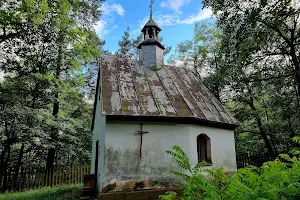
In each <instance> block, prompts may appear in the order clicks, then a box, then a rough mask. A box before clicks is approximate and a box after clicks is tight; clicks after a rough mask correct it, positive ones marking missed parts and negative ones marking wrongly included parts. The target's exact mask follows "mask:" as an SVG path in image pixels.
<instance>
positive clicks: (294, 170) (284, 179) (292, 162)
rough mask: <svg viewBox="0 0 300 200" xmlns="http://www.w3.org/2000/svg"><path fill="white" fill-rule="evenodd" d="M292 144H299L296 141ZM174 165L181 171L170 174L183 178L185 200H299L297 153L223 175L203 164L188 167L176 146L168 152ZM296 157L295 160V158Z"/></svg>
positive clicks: (185, 159) (187, 161)
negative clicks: (206, 167) (204, 166)
mask: <svg viewBox="0 0 300 200" xmlns="http://www.w3.org/2000/svg"><path fill="white" fill-rule="evenodd" d="M295 141H299V140H297V139H295ZM167 153H168V154H170V155H171V156H172V160H173V162H174V163H175V164H176V165H177V166H178V167H180V168H181V169H182V171H171V173H173V174H175V175H177V176H179V177H182V178H184V180H185V184H184V187H183V197H182V198H181V199H184V200H198V199H199V200H200V199H205V200H210V199H211V200H219V199H220V200H221V199H222V200H237V199H238V200H252V199H260V200H262V199H270V200H280V199H282V200H294V199H295V200H296V199H300V159H299V151H293V153H294V154H296V155H295V156H294V157H293V158H291V157H290V156H289V155H286V154H282V155H280V158H281V160H284V161H285V162H282V161H281V160H280V159H279V158H277V159H276V160H274V161H270V162H266V163H264V164H263V166H262V167H259V168H258V167H253V166H248V167H246V168H242V169H239V170H238V171H237V172H235V173H233V174H232V176H230V177H228V176H226V174H225V172H224V170H223V169H222V168H219V169H216V170H210V169H203V167H202V166H203V164H204V163H198V164H197V165H196V166H195V167H192V166H191V165H190V161H189V158H188V156H187V155H186V154H185V153H184V151H183V150H182V149H181V148H180V147H179V146H174V147H173V149H172V150H169V151H167ZM297 156H298V157H297ZM172 195H173V196H171V195H170V194H167V195H162V196H161V197H160V198H161V199H174V198H175V197H176V196H174V194H172Z"/></svg>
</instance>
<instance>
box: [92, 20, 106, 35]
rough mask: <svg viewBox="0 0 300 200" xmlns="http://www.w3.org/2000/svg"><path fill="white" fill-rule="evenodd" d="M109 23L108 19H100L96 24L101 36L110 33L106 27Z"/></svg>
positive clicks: (96, 29) (95, 27) (98, 33)
mask: <svg viewBox="0 0 300 200" xmlns="http://www.w3.org/2000/svg"><path fill="white" fill-rule="evenodd" d="M107 25H108V23H107V22H106V21H104V20H102V19H100V20H99V21H98V22H97V24H96V25H95V26H94V29H95V31H96V33H97V35H98V36H99V37H100V38H103V37H104V36H105V35H106V34H108V33H109V31H110V30H107V29H105V28H106V26H107Z"/></svg>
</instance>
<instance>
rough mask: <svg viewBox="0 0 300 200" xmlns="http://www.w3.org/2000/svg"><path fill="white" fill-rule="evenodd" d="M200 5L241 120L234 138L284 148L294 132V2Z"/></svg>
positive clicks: (210, 1) (212, 1)
mask: <svg viewBox="0 0 300 200" xmlns="http://www.w3.org/2000/svg"><path fill="white" fill-rule="evenodd" d="M204 4H205V6H207V7H211V8H212V9H213V12H214V13H215V14H216V15H217V25H218V28H220V29H221V30H222V37H221V43H220V44H221V46H220V55H221V56H222V60H223V61H222V63H223V64H224V65H225V66H226V67H225V68H224V69H226V76H225V79H227V83H230V85H228V86H227V87H228V88H229V89H230V90H231V92H230V95H231V97H232V100H233V101H232V102H231V103H230V104H231V106H230V107H231V109H232V111H233V112H235V113H236V115H237V116H238V118H239V119H240V121H241V122H242V126H241V127H240V128H239V129H238V130H237V133H239V134H242V135H241V136H240V135H237V138H238V139H239V138H241V137H244V136H247V138H248V139H247V140H248V141H249V139H251V140H253V139H254V140H255V141H256V143H257V144H259V143H260V140H261V139H262V140H263V142H264V143H265V146H266V149H267V150H268V151H269V152H270V153H273V152H274V151H280V150H283V149H284V148H290V146H291V145H292V144H291V143H290V142H289V141H290V138H292V137H293V136H294V135H297V134H299V132H298V130H299V123H298V121H299V120H296V119H297V118H298V117H299V91H300V90H299V58H300V57H299V44H300V43H299V38H300V31H299V24H300V21H299V20H300V18H299V17H300V16H299V15H300V14H299V11H298V10H299V6H300V5H299V4H298V3H296V2H295V1H282V0H276V1H231V0H229V1H220V0H205V1H204ZM249 134H250V135H249ZM248 136H250V137H248ZM257 136H259V137H257ZM243 142H244V143H243V145H244V146H245V145H247V143H246V142H247V141H245V140H243ZM245 143H246V144H245ZM252 144H253V143H252ZM249 147H250V146H249ZM241 150H243V149H241ZM252 150H254V151H257V149H255V148H252ZM263 150H264V149H259V150H258V151H263Z"/></svg>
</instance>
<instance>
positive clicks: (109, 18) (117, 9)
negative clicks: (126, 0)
mask: <svg viewBox="0 0 300 200" xmlns="http://www.w3.org/2000/svg"><path fill="white" fill-rule="evenodd" d="M101 11H102V17H101V19H100V20H99V21H98V22H97V23H96V24H95V26H94V29H95V31H96V33H97V35H98V36H99V37H100V38H104V37H105V35H107V34H108V33H109V32H110V31H111V29H107V27H108V25H109V24H111V23H113V18H114V16H113V15H114V14H117V15H120V16H124V14H125V10H124V8H123V7H122V6H121V5H120V4H115V3H114V4H108V3H103V4H102V6H101ZM117 27H118V26H117V25H114V26H112V29H115V28H117Z"/></svg>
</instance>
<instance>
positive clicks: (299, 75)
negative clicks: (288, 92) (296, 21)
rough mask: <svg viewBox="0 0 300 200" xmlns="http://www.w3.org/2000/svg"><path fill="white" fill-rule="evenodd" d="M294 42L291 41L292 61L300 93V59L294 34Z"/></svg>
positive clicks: (299, 92)
mask: <svg viewBox="0 0 300 200" xmlns="http://www.w3.org/2000/svg"><path fill="white" fill-rule="evenodd" d="M291 40H292V43H290V45H289V46H290V56H291V57H292V62H293V64H294V73H295V80H296V82H297V86H298V94H300V61H299V58H298V56H297V54H296V50H295V49H296V46H295V44H294V43H293V42H294V34H292V38H291Z"/></svg>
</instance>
